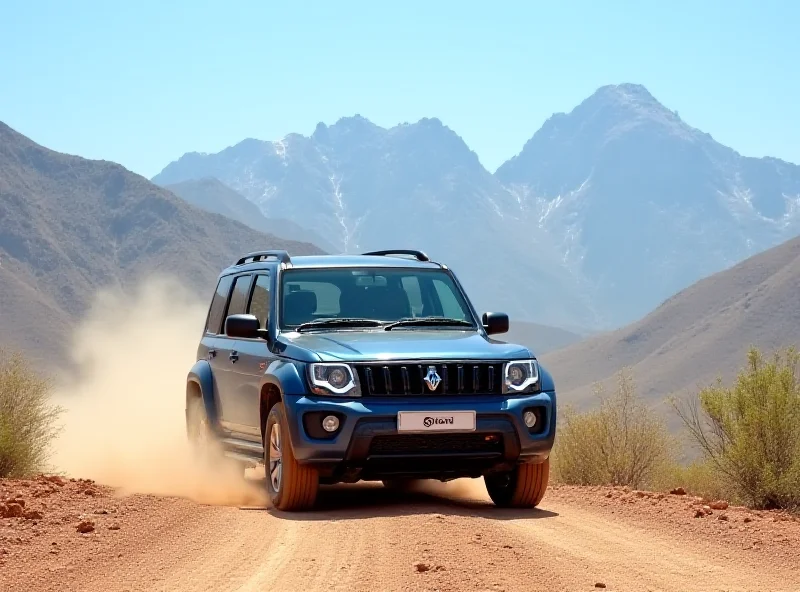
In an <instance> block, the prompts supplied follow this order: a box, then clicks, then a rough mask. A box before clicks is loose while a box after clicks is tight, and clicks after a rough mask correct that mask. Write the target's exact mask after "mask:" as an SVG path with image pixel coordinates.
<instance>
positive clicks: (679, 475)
mask: <svg viewBox="0 0 800 592" xmlns="http://www.w3.org/2000/svg"><path fill="white" fill-rule="evenodd" d="M676 487H683V489H684V490H685V491H686V492H687V493H688V494H690V495H698V496H701V497H704V498H706V499H710V500H717V499H724V500H728V501H730V502H733V503H740V502H741V500H740V499H739V498H738V496H737V495H736V492H734V491H732V490H731V488H730V487H728V485H727V484H726V482H725V481H724V480H723V479H720V475H719V472H718V471H717V468H716V467H715V466H714V465H713V464H712V463H710V462H708V461H706V460H705V459H701V460H693V461H691V462H688V463H685V464H679V463H673V464H669V465H666V466H664V469H663V471H661V472H660V473H659V474H658V475H656V476H655V477H654V479H653V489H655V490H656V491H670V490H672V489H674V488H676Z"/></svg>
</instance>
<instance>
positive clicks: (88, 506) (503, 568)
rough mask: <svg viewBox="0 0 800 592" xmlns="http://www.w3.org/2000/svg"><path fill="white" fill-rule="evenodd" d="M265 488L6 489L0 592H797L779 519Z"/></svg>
mask: <svg viewBox="0 0 800 592" xmlns="http://www.w3.org/2000/svg"><path fill="white" fill-rule="evenodd" d="M259 485H260V482H259V481H257V480H252V481H251V482H250V484H249V487H251V489H243V490H241V491H240V494H239V499H238V500H237V501H239V502H240V503H245V504H248V505H237V504H235V503H233V504H228V505H210V504H201V503H197V502H194V501H191V500H190V499H187V498H182V497H160V496H154V495H142V494H134V495H122V494H119V493H118V492H115V490H113V489H111V488H109V487H103V486H100V485H98V484H96V483H94V482H91V481H88V480H61V479H58V478H44V477H40V478H39V479H36V480H31V481H12V480H5V481H0V500H4V502H5V503H4V505H3V506H0V508H2V512H3V513H4V514H5V515H11V516H12V517H6V518H0V590H3V591H6V590H8V591H13V590H25V591H27V592H34V591H37V592H38V591H40V590H41V591H45V590H58V591H65V590H68V591H72V590H75V591H87V592H92V591H97V592H101V591H102V592H122V591H128V592H134V591H138V590H142V591H144V590H148V591H150V590H159V591H161V590H163V591H176V592H201V591H202V592H210V591H212V590H213V591H220V592H222V591H234V590H236V591H242V592H244V591H250V590H306V591H313V590H364V591H370V592H372V591H376V590H430V591H434V590H439V591H442V592H444V591H460V590H491V591H502V590H505V591H507V592H511V591H517V590H519V591H522V590H525V591H535V590H542V591H544V590H548V591H554V590H594V589H603V588H604V589H606V590H636V591H645V590H652V591H656V590H664V591H667V590H670V591H672V590H696V591H706V590H708V591H711V590H713V591H726V592H733V591H755V590H765V591H771V592H778V591H784V590H785V591H790V590H791V591H796V590H800V561H798V560H797V557H798V556H800V521H798V520H797V519H796V518H792V517H790V516H787V515H784V514H781V513H775V512H751V511H748V510H745V509H742V508H726V509H724V510H710V512H711V513H710V514H709V513H708V511H709V509H706V510H703V508H702V506H703V505H705V504H704V503H703V502H701V501H700V500H697V499H695V498H692V497H689V496H681V495H670V494H666V495H665V494H650V493H644V492H635V491H634V492H630V491H628V492H626V491H624V490H621V489H617V490H615V489H610V488H596V489H585V488H583V489H582V488H574V487H552V488H551V489H550V490H549V491H548V494H547V495H546V497H545V499H544V501H543V503H542V506H541V508H540V509H537V510H534V511H509V510H498V509H496V508H494V507H493V506H492V505H491V504H490V503H489V502H488V499H487V498H486V496H485V494H484V493H483V491H482V483H481V482H480V481H463V482H462V481H459V482H454V483H452V484H448V485H441V484H437V485H436V486H434V485H431V486H430V487H426V489H425V490H424V491H423V490H421V491H419V492H415V493H412V494H399V493H393V492H390V491H389V490H386V489H383V488H382V487H381V486H379V485H372V484H359V485H357V486H346V487H345V486H339V487H333V488H329V489H326V490H324V492H323V494H322V497H321V499H320V505H319V508H318V509H317V510H316V511H314V512H311V513H305V514H282V513H280V512H277V511H274V510H272V509H270V508H269V507H267V506H266V505H265V504H264V503H263V500H262V498H261V495H260V492H259V489H258V488H259ZM14 500H17V501H19V500H21V501H22V502H24V505H23V504H19V503H17V502H15V501H14ZM231 501H235V500H231ZM711 505H715V504H713V503H712V504H711ZM723 505H724V504H723ZM718 507H719V506H718ZM20 512H23V513H25V516H16V515H17V514H19V513H20ZM699 515H702V517H697V516H699ZM26 516H27V517H26Z"/></svg>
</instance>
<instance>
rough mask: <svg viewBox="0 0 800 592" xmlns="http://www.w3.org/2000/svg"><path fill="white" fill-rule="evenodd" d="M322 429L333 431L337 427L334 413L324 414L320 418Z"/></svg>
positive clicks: (337, 419) (337, 420)
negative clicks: (323, 416)
mask: <svg viewBox="0 0 800 592" xmlns="http://www.w3.org/2000/svg"><path fill="white" fill-rule="evenodd" d="M322 429H323V430H325V431H326V432H331V433H332V432H335V431H336V430H338V429H339V418H338V417H336V416H335V415H326V416H325V418H324V419H323V420H322Z"/></svg>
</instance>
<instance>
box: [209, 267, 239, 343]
mask: <svg viewBox="0 0 800 592" xmlns="http://www.w3.org/2000/svg"><path fill="white" fill-rule="evenodd" d="M232 282H233V278H232V277H231V276H229V275H226V276H225V277H224V278H222V279H220V280H219V284H217V291H216V292H215V293H214V298H212V300H211V307H210V308H209V309H208V320H207V321H206V332H207V333H214V334H216V333H219V332H220V329H221V326H222V315H223V314H224V312H225V304H226V303H227V302H228V294H229V293H230V291H231V283H232Z"/></svg>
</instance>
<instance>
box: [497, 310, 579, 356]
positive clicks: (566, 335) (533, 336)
mask: <svg viewBox="0 0 800 592" xmlns="http://www.w3.org/2000/svg"><path fill="white" fill-rule="evenodd" d="M494 338H495V339H498V340H500V341H505V342H506V343H519V344H520V345H524V346H525V347H528V348H530V349H531V351H533V353H534V354H535V355H536V356H540V355H541V354H543V353H545V352H550V351H554V350H558V349H561V348H564V347H567V346H568V345H572V344H573V343H577V342H578V341H580V340H581V339H583V338H584V337H583V335H580V334H578V333H573V332H572V331H567V330H565V329H560V328H558V327H549V326H547V325H540V324H539V323H528V322H525V321H517V320H514V319H513V318H512V319H511V321H510V323H509V329H508V333H504V334H502V335H495V336H494Z"/></svg>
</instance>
